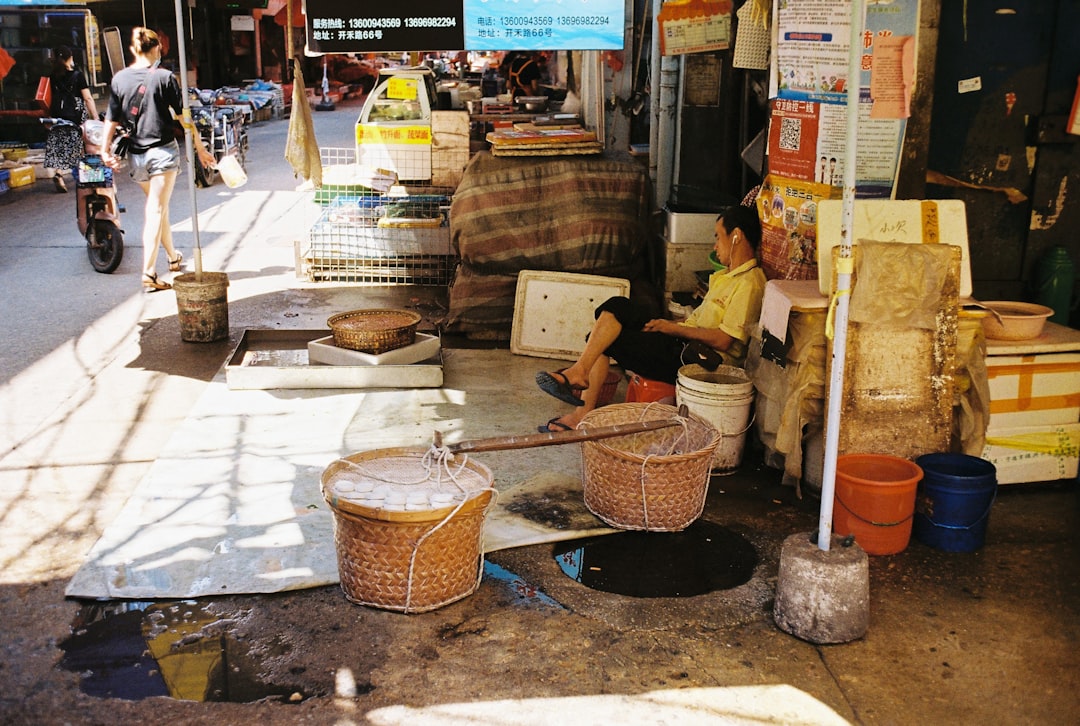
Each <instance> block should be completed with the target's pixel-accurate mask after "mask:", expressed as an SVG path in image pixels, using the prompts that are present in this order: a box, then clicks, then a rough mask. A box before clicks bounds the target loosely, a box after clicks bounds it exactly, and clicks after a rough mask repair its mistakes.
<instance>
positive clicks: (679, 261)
mask: <svg viewBox="0 0 1080 726" xmlns="http://www.w3.org/2000/svg"><path fill="white" fill-rule="evenodd" d="M664 247H665V248H666V253H665V267H664V292H668V293H670V292H693V291H694V290H695V289H697V282H698V280H697V276H696V275H695V274H694V273H695V272H697V271H698V270H709V271H710V272H711V271H712V264H711V263H710V262H709V253H710V252H712V249H713V245H712V243H710V244H707V245H697V244H678V245H677V244H672V243H671V242H668V241H665V244H664Z"/></svg>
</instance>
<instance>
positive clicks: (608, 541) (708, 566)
mask: <svg viewBox="0 0 1080 726" xmlns="http://www.w3.org/2000/svg"><path fill="white" fill-rule="evenodd" d="M555 561H556V562H558V563H559V567H560V568H562V571H563V572H564V573H566V574H567V575H569V576H570V577H572V578H574V579H575V580H577V581H578V582H580V583H581V584H583V585H585V586H586V587H589V588H592V589H593V590H600V591H601V592H610V593H614V594H616V595H628V596H630V597H693V596H694V595H704V594H705V593H707V592H713V591H715V590H729V589H731V588H733V587H738V586H739V585H742V584H744V583H746V582H749V581H750V578H751V577H752V576H753V574H754V568H755V567H756V566H757V562H758V557H757V552H756V551H755V550H754V546H753V545H752V544H750V542H749V541H747V540H746V539H745V538H744V537H742V536H741V535H739V534H736V533H735V532H732V531H731V530H729V529H726V528H724V527H721V526H720V525H717V524H713V523H711V522H706V521H703V520H698V521H696V522H694V523H693V524H691V525H690V526H689V527H687V528H686V529H684V530H683V531H682V532H636V531H635V532H619V533H617V534H605V535H600V536H596V537H590V538H589V539H584V540H577V541H574V542H566V543H563V544H559V545H556V547H555Z"/></svg>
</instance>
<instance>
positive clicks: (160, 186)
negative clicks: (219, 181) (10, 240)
mask: <svg viewBox="0 0 1080 726" xmlns="http://www.w3.org/2000/svg"><path fill="white" fill-rule="evenodd" d="M131 52H132V54H133V55H134V56H135V61H134V62H133V63H132V64H131V65H130V66H128V67H127V68H125V69H123V70H121V71H120V72H119V73H117V74H116V75H115V76H113V79H112V84H111V87H110V91H111V96H110V98H109V106H108V108H107V110H106V111H105V122H106V123H105V143H104V144H103V149H102V152H101V159H102V161H104V162H105V163H106V164H107V165H109V166H111V167H113V168H117V167H119V165H120V160H119V159H117V158H116V157H115V156H114V155H113V154H112V141H113V137H114V136H115V134H116V129H117V127H118V126H119V125H120V124H126V125H127V126H129V127H130V128H131V129H132V132H131V142H132V143H131V152H130V154H129V158H128V161H129V163H130V165H131V172H130V173H131V178H132V179H133V180H134V181H135V182H136V183H137V184H138V185H139V186H140V187H142V190H143V192H144V193H145V194H146V208H145V216H144V218H145V221H144V223H143V236H142V242H143V276H142V284H143V289H144V290H145V291H146V292H157V291H158V290H168V289H170V288H172V285H170V284H169V283H167V282H164V281H162V280H161V279H160V278H158V274H157V270H156V266H157V252H158V247H159V246H161V247H164V248H165V254H166V255H167V257H166V259H167V260H168V262H169V270H171V271H173V272H179V271H180V269H181V265H182V263H183V261H184V255H183V254H182V253H181V252H180V251H179V250H177V249H176V248H174V247H173V241H172V227H171V225H170V224H169V200H170V199H171V198H172V192H173V187H174V186H175V185H176V177H177V175H178V174H179V173H180V146H179V144H178V143H177V141H176V132H175V128H176V126H175V122H174V121H173V118H174V117H175V118H180V115H181V113H182V111H183V102H182V100H181V96H180V87H179V85H178V84H177V82H176V78H175V76H173V74H172V73H170V72H168V71H166V70H161V69H159V68H158V64H159V63H161V53H162V49H161V40H160V39H159V38H158V35H157V33H155V32H154V31H153V30H150V29H149V28H138V27H137V28H135V29H134V30H132V32H131ZM190 130H191V131H194V126H192V128H191V129H190ZM192 138H193V139H194V142H195V151H196V153H198V155H199V160H200V161H201V162H202V163H203V164H206V165H211V164H213V163H214V155H213V154H211V153H210V152H209V151H208V150H207V149H206V145H205V144H203V141H202V138H201V137H200V136H199V134H198V133H194V132H193V133H192Z"/></svg>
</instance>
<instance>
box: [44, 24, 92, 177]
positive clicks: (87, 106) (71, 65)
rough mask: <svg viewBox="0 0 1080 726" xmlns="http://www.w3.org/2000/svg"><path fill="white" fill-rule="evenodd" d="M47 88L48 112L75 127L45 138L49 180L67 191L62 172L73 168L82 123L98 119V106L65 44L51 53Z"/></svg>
mask: <svg viewBox="0 0 1080 726" xmlns="http://www.w3.org/2000/svg"><path fill="white" fill-rule="evenodd" d="M49 85H50V86H51V87H52V107H51V108H50V109H49V113H50V114H52V116H54V117H55V118H62V119H64V120H65V121H70V122H71V123H73V124H75V126H67V125H63V126H61V125H56V126H53V127H52V128H51V129H50V130H49V135H48V137H46V139H45V168H46V169H52V170H53V177H52V180H53V184H54V185H56V191H58V192H66V191H67V184H65V183H64V170H71V169H74V168H75V165H76V164H77V163H78V162H79V159H80V158H82V155H83V138H82V128H81V126H82V122H83V121H85V120H86V119H88V118H93V119H96V118H97V106H96V105H95V104H94V97H93V96H91V95H90V87H89V86H88V85H87V83H86V76H85V75H83V72H82V71H80V70H78V69H77V68H76V67H75V58H74V57H72V54H71V48H68V47H67V46H66V45H61V46H59V47H58V48H56V49H55V50H54V51H53V72H52V75H50V76H49Z"/></svg>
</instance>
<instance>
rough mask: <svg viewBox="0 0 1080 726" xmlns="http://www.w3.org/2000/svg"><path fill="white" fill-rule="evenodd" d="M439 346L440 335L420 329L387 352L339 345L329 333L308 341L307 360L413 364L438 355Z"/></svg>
mask: <svg viewBox="0 0 1080 726" xmlns="http://www.w3.org/2000/svg"><path fill="white" fill-rule="evenodd" d="M439 346H440V343H439V336H437V335H428V334H426V333H417V334H416V342H414V343H411V344H409V345H405V346H402V347H401V348H395V349H394V350H388V351H386V352H385V353H365V352H363V351H361V350H350V349H349V348H339V347H338V346H336V345H334V336H333V335H328V336H326V337H325V338H319V339H318V340H313V341H311V342H309V343H308V360H309V361H310V362H312V363H324V364H326V365H334V366H380V365H381V366H387V365H411V364H412V363H419V362H420V361H424V360H427V359H428V358H432V357H434V356H436V355H438V354H439Z"/></svg>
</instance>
